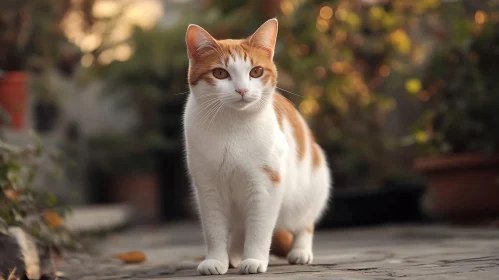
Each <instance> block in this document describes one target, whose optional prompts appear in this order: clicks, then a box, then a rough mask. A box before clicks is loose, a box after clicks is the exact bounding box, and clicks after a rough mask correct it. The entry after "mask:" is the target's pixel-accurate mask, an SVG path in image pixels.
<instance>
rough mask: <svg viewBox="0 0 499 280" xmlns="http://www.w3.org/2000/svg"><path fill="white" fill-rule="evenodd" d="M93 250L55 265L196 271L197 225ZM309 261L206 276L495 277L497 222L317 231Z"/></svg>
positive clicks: (134, 273) (100, 275) (126, 275)
mask: <svg viewBox="0 0 499 280" xmlns="http://www.w3.org/2000/svg"><path fill="white" fill-rule="evenodd" d="M99 249H100V250H101V252H102V255H101V256H100V257H94V258H90V257H84V256H71V257H68V258H67V261H66V262H65V263H64V264H63V265H62V266H61V267H60V269H61V270H62V271H63V272H65V274H66V276H67V277H68V278H69V279H71V280H73V279H75V280H76V279H109V280H111V279H170V278H178V279H199V277H202V276H198V275H197V272H196V266H197V264H198V262H199V261H200V260H201V258H202V254H203V243H202V239H201V235H200V229H199V227H197V226H196V225H193V224H178V225H170V226H166V227H159V228H141V229H134V230H130V231H126V232H123V233H120V234H115V235H113V236H111V237H109V238H108V239H106V240H105V241H103V242H102V244H101V245H99ZM128 250H141V251H143V252H144V253H145V254H146V255H147V258H148V259H147V261H146V262H144V263H142V264H138V265H123V264H121V263H120V262H119V261H113V260H111V258H110V256H112V255H113V254H115V253H122V252H125V251H128ZM314 250H315V251H314V253H315V258H314V264H313V265H309V266H290V265H287V264H286V262H285V260H281V259H276V258H273V259H272V260H271V265H270V267H269V269H268V272H267V273H266V274H258V275H251V276H241V275H238V274H237V272H236V270H235V269H230V270H229V273H228V274H227V275H224V276H220V277H216V276H203V278H206V277H211V278H213V279H219V278H223V279H241V278H242V277H248V278H251V279H282V278H286V279H359V280H360V279H395V278H406V279H422V280H423V279H424V280H428V279H473V280H477V279H499V230H497V229H466V228H454V227H448V226H436V225H432V226H417V225H408V226H384V227H375V228H363V229H348V230H328V231H318V232H317V234H316V239H315V246H314Z"/></svg>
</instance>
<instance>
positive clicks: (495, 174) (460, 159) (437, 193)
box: [415, 154, 499, 222]
mask: <svg viewBox="0 0 499 280" xmlns="http://www.w3.org/2000/svg"><path fill="white" fill-rule="evenodd" d="M415 169H416V170H418V171H420V172H422V173H423V174H424V175H426V177H427V178H428V185H427V188H428V189H427V192H428V196H429V197H428V198H429V199H430V201H431V202H432V204H433V205H432V208H434V211H436V212H437V213H436V214H438V215H439V216H443V217H445V218H447V219H449V220H452V221H456V222H464V221H478V220H481V219H487V218H491V217H497V216H498V215H499V155H482V154H462V155H455V156H449V157H434V158H421V159H417V160H416V161H415Z"/></svg>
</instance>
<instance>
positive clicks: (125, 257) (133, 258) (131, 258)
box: [114, 251, 146, 263]
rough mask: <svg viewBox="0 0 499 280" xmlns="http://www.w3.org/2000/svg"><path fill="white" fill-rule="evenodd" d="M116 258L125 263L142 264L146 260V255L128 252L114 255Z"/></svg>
mask: <svg viewBox="0 0 499 280" xmlns="http://www.w3.org/2000/svg"><path fill="white" fill-rule="evenodd" d="M114 257H115V258H117V259H119V260H122V261H123V262H125V263H141V262H143V261H145V260H146V255H145V254H144V253H142V252H140V251H132V252H126V253H123V254H116V255H114Z"/></svg>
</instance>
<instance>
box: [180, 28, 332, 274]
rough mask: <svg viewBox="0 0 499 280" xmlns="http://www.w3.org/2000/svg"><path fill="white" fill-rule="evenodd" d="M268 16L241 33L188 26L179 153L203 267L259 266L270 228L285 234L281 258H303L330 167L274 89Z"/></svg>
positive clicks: (214, 270) (220, 270)
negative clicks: (200, 235) (219, 34)
mask: <svg viewBox="0 0 499 280" xmlns="http://www.w3.org/2000/svg"><path fill="white" fill-rule="evenodd" d="M276 37H277V20H276V19H271V20H268V21H267V22H265V23H264V24H263V25H262V26H261V27H260V28H258V30H257V31H256V32H255V33H254V34H253V35H252V36H250V37H249V38H246V39H242V40H215V39H214V38H213V37H212V36H210V34H209V33H208V32H207V31H205V30H204V29H203V28H201V27H199V26H197V25H193V24H191V25H189V27H188V29H187V34H186V43H187V49H188V57H189V74H188V75H189V87H190V95H189V97H188V101H187V104H186V107H185V114H184V136H185V148H186V159H187V166H188V170H189V174H190V177H191V179H192V184H193V189H194V193H195V196H196V201H197V205H198V207H199V212H200V217H201V224H202V227H203V232H204V237H205V242H206V245H207V254H206V259H205V260H204V261H203V262H201V264H199V266H198V272H199V273H201V274H204V275H214V274H225V273H226V272H227V270H228V267H229V262H230V264H232V265H233V266H234V267H238V268H239V272H240V273H243V274H248V273H262V272H265V271H266V270H267V266H268V262H269V249H270V246H271V240H272V235H273V232H274V231H276V230H281V231H287V232H291V233H292V234H293V243H292V249H291V251H290V252H289V254H288V255H287V258H288V261H289V263H291V264H309V263H311V262H312V259H313V254H312V239H313V232H314V224H315V222H316V221H317V220H318V219H319V218H320V216H321V214H322V213H323V211H324V209H325V207H326V205H327V201H328V197H329V188H330V183H331V182H330V181H331V175H330V172H329V168H328V164H327V161H326V158H325V156H324V153H323V151H322V149H321V148H320V147H319V146H318V145H317V144H316V143H315V141H314V138H313V136H312V133H311V132H310V130H309V128H308V127H307V124H306V123H305V121H304V119H303V118H302V117H301V116H300V115H299V112H298V111H297V110H296V109H295V107H294V106H293V105H292V104H291V103H290V102H289V101H288V100H287V99H286V98H284V97H283V96H282V95H280V94H279V93H277V92H276V84H277V70H276V66H275V65H274V63H273V56H274V48H275V43H276Z"/></svg>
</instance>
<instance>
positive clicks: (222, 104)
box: [208, 102, 225, 130]
mask: <svg viewBox="0 0 499 280" xmlns="http://www.w3.org/2000/svg"><path fill="white" fill-rule="evenodd" d="M224 107H225V105H224V103H223V102H220V105H219V106H218V109H217V110H216V111H215V113H214V114H213V118H212V119H211V121H210V123H209V124H208V130H210V128H211V125H212V124H213V121H214V120H215V119H216V117H217V115H218V112H220V109H222V108H224Z"/></svg>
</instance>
